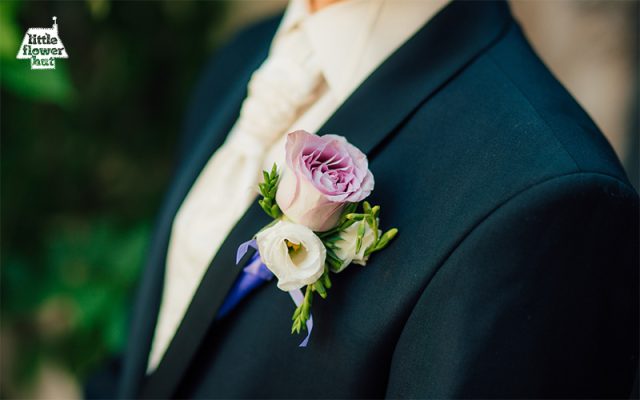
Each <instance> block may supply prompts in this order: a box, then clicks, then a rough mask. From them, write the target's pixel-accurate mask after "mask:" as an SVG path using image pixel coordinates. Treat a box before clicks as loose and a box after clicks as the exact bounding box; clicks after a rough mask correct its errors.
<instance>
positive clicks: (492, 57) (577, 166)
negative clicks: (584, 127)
mask: <svg viewBox="0 0 640 400" xmlns="http://www.w3.org/2000/svg"><path fill="white" fill-rule="evenodd" d="M514 26H515V25H514ZM487 56H488V59H489V61H491V63H492V64H493V65H494V66H495V67H496V68H497V69H498V71H500V73H501V74H502V76H504V77H505V79H506V80H507V81H508V82H509V84H510V85H511V86H512V87H513V88H514V89H515V90H517V91H518V93H520V95H521V96H522V98H523V99H524V100H525V101H526V102H527V104H529V106H530V107H531V110H533V112H534V113H535V114H536V115H537V116H538V118H539V119H540V121H542V123H543V124H544V125H545V126H546V127H547V129H549V132H551V134H552V136H553V139H554V140H555V141H556V143H557V144H558V145H560V147H561V148H562V150H563V151H564V153H565V154H566V155H567V156H568V157H569V158H570V159H571V161H572V162H573V164H574V165H575V167H576V169H577V170H579V171H583V169H582V168H581V167H580V165H579V164H578V162H577V161H576V159H575V158H574V157H573V154H571V152H570V151H569V150H568V149H567V147H566V146H565V144H564V142H563V141H562V140H560V139H559V138H558V134H557V132H556V130H555V129H554V128H553V127H552V126H551V125H550V124H549V122H548V121H547V119H546V118H544V117H543V116H542V114H540V112H539V111H538V109H537V108H536V106H534V105H533V103H532V102H531V99H530V98H529V96H527V95H526V93H524V91H523V90H522V89H521V88H520V86H518V85H517V84H516V83H515V82H514V81H513V79H512V78H511V76H510V75H509V73H507V71H505V69H504V68H503V67H502V66H501V65H500V64H499V63H498V61H497V60H496V59H495V57H494V56H493V54H492V53H491V52H490V51H487Z"/></svg>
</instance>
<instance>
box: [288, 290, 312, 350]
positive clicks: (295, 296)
mask: <svg viewBox="0 0 640 400" xmlns="http://www.w3.org/2000/svg"><path fill="white" fill-rule="evenodd" d="M289 296H291V299H292V300H293V302H294V303H295V304H296V307H300V304H302V301H303V300H304V295H303V294H302V291H301V290H300V289H296V290H292V291H290V292H289ZM312 330H313V316H312V315H309V319H308V320H307V337H305V338H304V340H303V341H302V342H301V343H300V344H299V345H298V347H307V344H308V343H309V338H310V337H311V331H312Z"/></svg>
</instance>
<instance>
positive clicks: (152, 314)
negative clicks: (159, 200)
mask: <svg viewBox="0 0 640 400" xmlns="http://www.w3.org/2000/svg"><path fill="white" fill-rule="evenodd" d="M277 23H278V20H274V21H273V24H272V25H273V26H272V27H269V28H268V29H267V30H268V31H269V32H268V33H267V34H266V35H265V36H267V37H265V38H260V39H261V40H260V41H259V42H260V43H258V44H257V45H256V47H257V48H258V51H256V53H255V56H254V58H252V59H248V60H247V61H246V64H245V65H244V66H243V68H244V69H243V70H242V71H239V72H234V75H235V79H236V80H237V84H236V85H235V86H234V87H233V88H232V89H231V91H230V92H229V93H227V94H226V95H225V96H226V97H225V101H224V102H223V107H222V108H221V109H218V110H216V112H215V113H214V114H213V115H212V116H211V118H210V120H209V121H207V123H206V125H205V127H204V129H203V133H202V134H201V137H200V138H199V139H197V140H196V143H195V144H194V146H193V148H192V150H191V152H190V153H189V156H188V159H187V160H185V161H184V162H183V164H182V165H180V166H179V167H178V169H177V171H176V173H175V178H174V179H173V181H172V185H171V187H170V188H169V190H168V191H167V197H166V198H165V200H164V202H163V204H162V206H161V208H160V213H159V215H158V218H157V220H156V222H155V227H154V235H153V237H152V238H151V241H150V248H149V251H148V258H147V262H146V265H145V268H144V270H143V274H142V279H141V281H140V282H141V284H140V287H139V288H138V291H137V298H136V300H135V303H134V304H135V306H134V309H133V310H132V319H131V330H130V332H129V342H128V344H127V349H126V352H125V359H124V363H123V372H122V380H121V382H120V387H119V397H121V398H133V397H136V396H137V393H138V391H139V388H140V382H141V381H142V380H143V377H144V375H145V371H146V367H147V359H148V355H149V351H150V349H151V340H152V338H153V335H154V330H155V326H156V323H157V318H158V311H159V308H160V302H161V297H162V288H163V284H164V268H165V261H166V255H167V248H168V244H169V238H170V232H171V227H172V224H173V219H174V217H175V214H176V212H177V211H178V208H179V207H180V205H181V204H182V202H183V200H184V198H185V197H186V195H187V193H188V192H189V189H190V188H191V186H192V185H193V183H194V182H195V180H196V178H197V177H198V175H199V174H200V172H201V171H202V169H203V168H204V166H205V164H206V163H207V161H208V160H209V158H210V157H211V155H212V154H213V151H215V149H217V148H218V147H219V146H220V145H221V144H222V142H223V141H224V139H225V137H226V135H227V134H228V132H229V130H230V129H231V127H232V125H233V123H234V122H235V120H236V119H237V116H238V114H239V111H240V106H241V104H242V100H243V99H244V97H245V95H246V86H247V82H248V81H249V78H250V76H251V73H252V72H253V71H254V70H255V69H257V67H258V66H259V65H260V63H261V62H262V61H263V60H264V58H265V57H266V54H267V50H268V45H269V43H270V38H271V35H272V34H273V32H275V28H276V26H277ZM263 39H264V40H263ZM262 41H264V43H262Z"/></svg>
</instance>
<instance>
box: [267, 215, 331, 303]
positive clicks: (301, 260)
mask: <svg viewBox="0 0 640 400" xmlns="http://www.w3.org/2000/svg"><path fill="white" fill-rule="evenodd" d="M256 241H257V243H258V250H259V251H260V258H261V259H262V262H263V263H264V264H265V265H266V266H267V268H269V270H270V271H271V272H273V274H274V275H275V276H276V278H278V288H279V289H280V290H284V291H285V292H289V291H291V290H295V289H300V288H302V287H303V286H306V285H310V284H312V283H314V282H315V281H317V280H318V279H319V278H320V277H321V276H322V274H323V273H324V262H325V259H326V256H327V253H326V249H325V247H324V244H323V243H322V241H321V240H320V238H319V237H318V236H316V234H315V233H313V231H312V230H311V229H309V228H307V227H306V226H304V225H300V224H294V223H292V222H286V221H280V222H278V223H277V224H275V225H274V226H272V227H269V228H267V229H265V230H263V231H262V232H259V233H258V235H257V236H256Z"/></svg>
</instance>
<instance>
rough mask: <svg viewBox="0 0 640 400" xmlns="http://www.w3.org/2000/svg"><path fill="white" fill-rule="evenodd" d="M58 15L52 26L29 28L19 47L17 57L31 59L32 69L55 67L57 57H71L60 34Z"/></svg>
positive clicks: (54, 18)
mask: <svg viewBox="0 0 640 400" xmlns="http://www.w3.org/2000/svg"><path fill="white" fill-rule="evenodd" d="M56 20H57V17H53V25H52V26H51V28H29V30H28V31H27V33H25V35H24V38H23V39H22V45H20V48H19V49H18V55H17V56H16V58H17V59H20V60H31V69H55V68H56V58H69V55H68V54H67V51H66V50H65V48H64V45H63V44H62V41H61V40H60V37H59V36H58V23H57V22H56Z"/></svg>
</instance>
